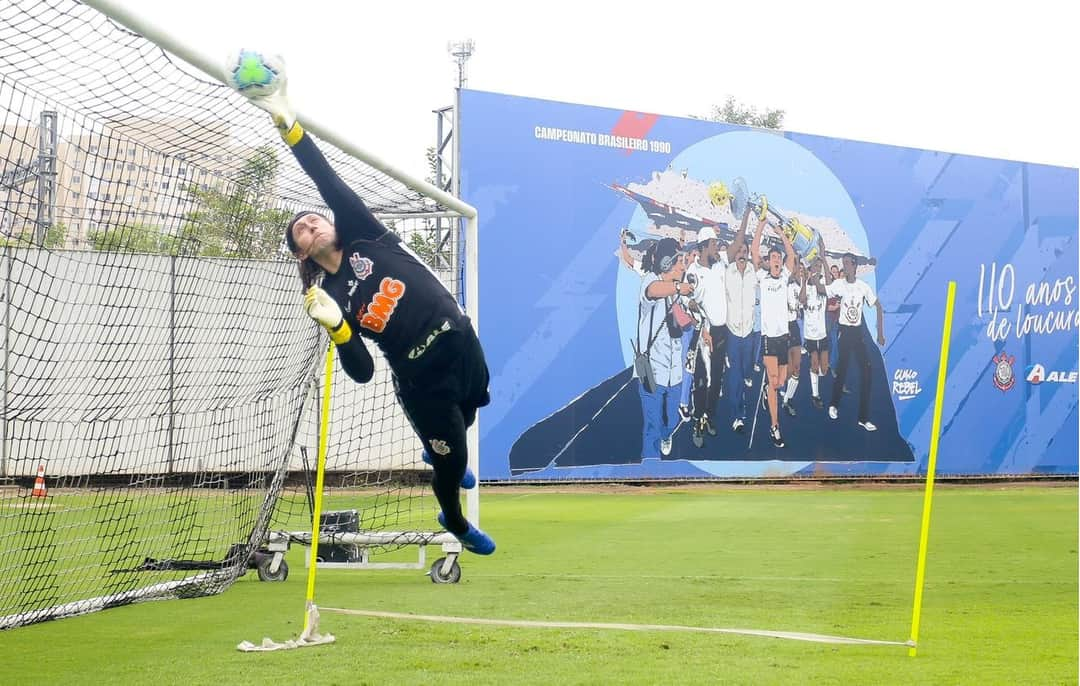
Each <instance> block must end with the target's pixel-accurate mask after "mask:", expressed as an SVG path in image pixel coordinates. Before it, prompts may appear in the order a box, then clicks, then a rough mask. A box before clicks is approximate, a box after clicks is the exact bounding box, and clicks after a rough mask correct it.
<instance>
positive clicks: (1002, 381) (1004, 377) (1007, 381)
mask: <svg viewBox="0 0 1080 686" xmlns="http://www.w3.org/2000/svg"><path fill="white" fill-rule="evenodd" d="M991 361H992V362H993V363H994V385H995V386H997V388H998V390H1001V391H1007V390H1009V389H1010V388H1012V387H1013V386H1014V385H1015V384H1016V375H1015V374H1013V362H1015V361H1016V357H1015V356H1010V355H1008V354H1006V353H1005V351H1004V350H1003V351H1001V354H1000V355H995V356H994V357H992V358H991Z"/></svg>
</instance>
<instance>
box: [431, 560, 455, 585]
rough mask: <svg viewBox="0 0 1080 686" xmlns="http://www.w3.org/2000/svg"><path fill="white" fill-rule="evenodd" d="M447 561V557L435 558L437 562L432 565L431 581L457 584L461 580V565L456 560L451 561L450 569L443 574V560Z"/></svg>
mask: <svg viewBox="0 0 1080 686" xmlns="http://www.w3.org/2000/svg"><path fill="white" fill-rule="evenodd" d="M445 561H446V558H445V557H440V558H439V559H438V560H435V563H434V564H432V565H431V573H430V574H429V576H431V583H433V584H456V583H457V582H458V581H461V565H459V564H458V563H457V560H454V561H453V562H451V563H450V571H449V572H447V573H446V574H445V575H444V574H443V571H442V568H443V562H445Z"/></svg>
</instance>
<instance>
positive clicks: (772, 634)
mask: <svg viewBox="0 0 1080 686" xmlns="http://www.w3.org/2000/svg"><path fill="white" fill-rule="evenodd" d="M319 609H320V610H322V611H323V612H335V613H337V614H343V615H356V616H360V617H378V618H381V619H403V620H411V621H418V622H438V623H442V624H478V625H483V626H505V627H515V628H520V629H601V630H611V631H682V632H693V633H707V634H738V635H741V636H764V637H767V638H783V639H788V640H791V641H808V642H811V643H832V644H844V645H887V646H905V647H912V645H913V644H912V643H911V642H910V641H879V640H875V639H869V638H849V637H846V636H827V635H824V634H806V633H801V632H797V631H768V630H765V629H721V628H716V627H704V626H676V625H669V624H612V623H607V622H543V621H530V620H523V619H485V618H481V617H448V616H442V615H414V614H406V613H401V612H381V611H377V610H348V609H343V608H337V607H322V608H319Z"/></svg>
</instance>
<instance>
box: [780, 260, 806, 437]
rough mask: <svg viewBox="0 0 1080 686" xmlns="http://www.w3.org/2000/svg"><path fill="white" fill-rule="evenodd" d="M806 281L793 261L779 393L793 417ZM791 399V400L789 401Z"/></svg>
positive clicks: (801, 271) (786, 409)
mask: <svg viewBox="0 0 1080 686" xmlns="http://www.w3.org/2000/svg"><path fill="white" fill-rule="evenodd" d="M804 283H806V268H805V267H803V265H802V262H796V263H795V272H794V273H793V274H792V275H791V279H790V281H789V282H788V286H787V298H788V358H787V383H786V385H785V386H784V390H783V392H782V393H781V394H780V401H781V402H780V404H781V405H782V406H783V408H784V412H786V413H788V414H789V415H790V416H792V417H794V416H795V415H796V414H797V413H796V412H795V403H794V402H793V401H794V399H795V391H797V390H798V389H799V372H800V371H801V369H802V350H803V340H802V330H801V329H800V328H799V319H800V318H801V315H802V302H800V301H799V290H800V287H801V285H802V284H804ZM789 401H792V402H789Z"/></svg>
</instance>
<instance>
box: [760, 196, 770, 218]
mask: <svg viewBox="0 0 1080 686" xmlns="http://www.w3.org/2000/svg"><path fill="white" fill-rule="evenodd" d="M758 207H759V210H758V219H760V220H761V221H765V220H766V219H768V217H769V199H768V198H766V197H765V196H764V195H763V196H761V199H760V200H759V203H758Z"/></svg>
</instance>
